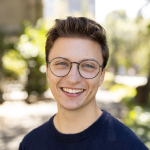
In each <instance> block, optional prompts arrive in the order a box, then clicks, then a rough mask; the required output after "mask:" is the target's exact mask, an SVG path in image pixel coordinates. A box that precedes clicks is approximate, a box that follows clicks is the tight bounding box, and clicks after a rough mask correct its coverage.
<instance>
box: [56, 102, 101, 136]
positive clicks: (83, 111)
mask: <svg viewBox="0 0 150 150" xmlns="http://www.w3.org/2000/svg"><path fill="white" fill-rule="evenodd" d="M101 114H102V111H101V110H100V109H99V108H98V106H97V105H96V101H95V102H94V103H93V105H92V106H91V105H90V107H89V108H88V106H86V107H82V108H80V109H77V110H65V109H58V113H57V114H56V116H55V117H54V125H55V127H56V129H57V130H58V131H59V132H61V133H64V134H75V133H79V132H82V131H83V130H85V129H87V128H88V127H89V126H91V125H92V124H93V123H94V122H95V121H96V120H97V119H98V118H99V117H100V115H101Z"/></svg>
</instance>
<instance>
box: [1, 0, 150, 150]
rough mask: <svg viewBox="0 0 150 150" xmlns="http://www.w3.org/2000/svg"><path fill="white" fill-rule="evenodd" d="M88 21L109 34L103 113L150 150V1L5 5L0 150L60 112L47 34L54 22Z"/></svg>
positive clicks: (43, 0)
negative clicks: (49, 74) (49, 79)
mask: <svg viewBox="0 0 150 150" xmlns="http://www.w3.org/2000/svg"><path fill="white" fill-rule="evenodd" d="M66 16H85V17H89V18H91V19H94V20H96V21H97V22H99V23H100V24H102V26H104V28H105V29H106V32H107V37H108V45H109V49H110V59H109V62H108V65H107V67H106V70H107V71H106V76H105V81H104V83H103V85H102V87H101V88H100V89H99V90H98V92H97V95H96V100H97V104H98V106H99V107H100V108H101V109H105V110H106V111H108V112H110V113H111V114H112V115H113V116H114V117H116V118H117V119H119V120H120V121H122V122H123V123H124V124H126V125H127V126H128V127H130V128H131V129H132V130H133V131H134V132H135V133H136V134H137V135H138V136H139V138H140V139H141V140H142V141H143V142H144V143H145V144H146V145H147V147H149V149H150V0H138V1H137V0H122V1H119V0H105V1H104V0H103V1H102V0H26V1H20V0H11V3H10V1H9V0H5V1H0V150H16V149H17V148H18V146H19V143H20V142H21V140H22V138H23V137H24V136H25V135H26V134H27V133H28V132H29V131H31V130H32V129H33V128H35V127H38V126H39V125H41V124H43V123H44V122H45V121H47V120H48V119H49V118H50V117H51V116H52V115H53V114H55V113H56V112H57V107H56V101H55V100H54V97H53V95H52V94H51V91H50V90H49V87H48V84H47V80H46V75H45V69H46V68H45V49H44V47H45V40H46V33H47V31H48V30H49V29H50V28H51V27H52V25H53V23H54V19H56V18H66Z"/></svg>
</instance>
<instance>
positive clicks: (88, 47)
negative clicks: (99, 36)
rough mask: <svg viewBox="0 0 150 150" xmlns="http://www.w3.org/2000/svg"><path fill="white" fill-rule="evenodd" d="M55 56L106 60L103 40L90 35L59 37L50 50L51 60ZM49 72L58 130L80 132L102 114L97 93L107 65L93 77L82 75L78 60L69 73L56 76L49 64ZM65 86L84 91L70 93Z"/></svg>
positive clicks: (78, 59)
mask: <svg viewBox="0 0 150 150" xmlns="http://www.w3.org/2000/svg"><path fill="white" fill-rule="evenodd" d="M56 57H64V58H67V59H68V60H70V61H71V62H80V61H82V60H84V59H95V60H96V61H97V62H98V63H99V64H100V65H102V64H103V59H102V54H101V46H100V44H99V43H97V42H95V41H92V40H88V39H81V38H58V39H57V40H56V41H55V42H54V45H53V47H52V49H51V50H50V54H49V61H51V60H52V59H53V58H56ZM46 74H47V80H48V82H49V86H50V89H51V92H52V94H53V95H54V97H55V99H56V101H57V107H58V112H57V114H56V115H55V117H54V125H55V127H56V129H57V130H58V131H59V132H61V133H65V134H68V133H79V132H81V131H83V130H85V129H86V128H88V127H89V126H90V125H92V124H93V123H94V122H95V121H96V120H97V119H98V118H99V116H100V115H101V114H102V112H101V110H100V109H99V108H98V106H97V105H96V100H95V95H96V93H97V90H98V88H99V87H100V86H101V84H102V82H103V80H104V75H105V69H104V70H103V71H102V68H101V69H100V73H99V74H98V75H97V76H96V77H95V78H94V79H84V78H82V77H81V76H80V74H79V72H78V69H77V65H76V64H73V66H72V69H71V71H70V73H69V74H68V75H67V76H65V77H56V76H54V75H53V74H52V73H51V71H50V68H49V67H47V70H46ZM62 87H64V88H70V89H84V91H83V92H82V93H80V94H74V95H73V94H72V95H67V94H66V93H64V92H63V91H62V89H61V88H62ZM83 122H84V123H83Z"/></svg>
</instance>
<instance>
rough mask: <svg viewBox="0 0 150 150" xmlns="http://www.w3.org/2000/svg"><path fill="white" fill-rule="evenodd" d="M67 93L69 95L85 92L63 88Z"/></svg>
mask: <svg viewBox="0 0 150 150" xmlns="http://www.w3.org/2000/svg"><path fill="white" fill-rule="evenodd" d="M62 89H63V90H64V91H65V92H68V93H80V92H82V91H83V89H82V90H81V89H76V90H75V89H68V88H62Z"/></svg>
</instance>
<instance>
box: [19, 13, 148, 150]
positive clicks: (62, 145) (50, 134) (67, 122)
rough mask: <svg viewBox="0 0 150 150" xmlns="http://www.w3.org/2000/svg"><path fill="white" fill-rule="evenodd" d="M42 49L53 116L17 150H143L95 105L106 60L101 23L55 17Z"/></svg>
mask: <svg viewBox="0 0 150 150" xmlns="http://www.w3.org/2000/svg"><path fill="white" fill-rule="evenodd" d="M45 49H46V63H47V65H46V68H47V69H46V75H47V80H48V83H49V86H50V89H51V92H52V94H53V95H54V97H55V99H56V101H57V107H58V112H57V113H56V114H55V115H54V116H53V117H51V118H50V120H49V121H47V122H46V123H44V124H43V125H41V126H40V127H38V128H36V129H34V130H33V131H31V132H30V133H28V134H27V135H26V136H25V137H24V139H23V140H22V142H21V143H20V147H19V150H148V148H147V147H146V146H145V145H144V144H143V143H142V141H141V140H140V139H139V138H138V137H137V136H136V135H135V133H133V132H132V131H131V130H130V129H129V128H128V127H126V126H125V125H124V124H122V123H121V122H119V121H118V120H117V119H115V118H114V117H112V116H111V115H110V114H109V113H108V112H106V111H105V110H101V109H99V108H98V106H97V104H96V100H95V95H96V93H97V90H98V88H99V87H100V86H101V84H102V83H103V80H104V75H105V66H106V65H107V61H108V57H109V49H108V44H107V38H106V32H105V30H104V28H103V27H102V26H101V25H100V24H98V23H97V22H95V21H94V20H91V19H88V18H85V17H71V16H70V17H68V18H67V19H62V20H61V19H56V20H55V25H54V26H53V27H52V28H51V29H50V30H49V32H48V34H47V40H46V46H45Z"/></svg>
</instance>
